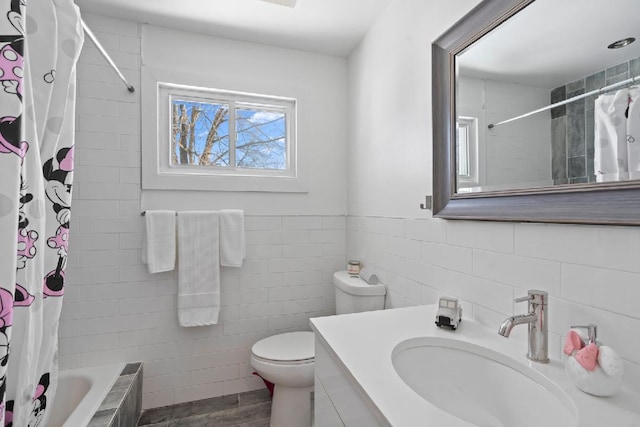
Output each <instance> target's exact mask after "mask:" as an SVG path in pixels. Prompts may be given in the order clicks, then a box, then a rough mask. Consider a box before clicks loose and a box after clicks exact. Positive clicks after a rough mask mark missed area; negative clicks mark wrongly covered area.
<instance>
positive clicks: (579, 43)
mask: <svg viewBox="0 0 640 427" xmlns="http://www.w3.org/2000/svg"><path fill="white" fill-rule="evenodd" d="M638 16H640V1H638V0H606V1H604V0H562V1H558V0H536V1H535V2H534V3H532V4H531V5H530V6H528V7H526V8H525V9H524V10H523V11H521V12H520V13H518V14H517V15H515V16H514V17H512V18H511V19H510V20H509V21H507V22H506V23H504V24H502V25H501V26H499V27H498V28H497V29H496V30H494V31H492V32H491V33H489V34H488V35H487V36H485V37H483V38H482V39H480V40H479V41H478V42H477V43H475V44H473V45H472V46H471V47H470V48H469V49H468V50H466V51H465V52H464V53H463V54H462V55H461V57H460V60H459V66H460V73H461V75H467V76H473V77H485V78H490V79H493V80H501V81H508V82H512V83H519V84H527V85H530V86H538V87H543V88H554V87H558V86H561V85H563V84H565V83H568V82H572V81H575V80H577V79H579V78H582V77H585V76H587V75H590V74H593V73H595V72H597V71H600V70H603V69H605V68H607V67H611V66H614V65H617V64H620V63H622V62H625V61H627V60H629V59H631V58H636V57H638V56H640V23H639V21H638ZM626 37H635V38H636V39H637V41H636V42H635V43H633V44H631V45H630V46H628V47H626V48H623V49H617V50H610V49H607V45H609V44H610V43H612V42H614V41H616V40H620V39H623V38H626Z"/></svg>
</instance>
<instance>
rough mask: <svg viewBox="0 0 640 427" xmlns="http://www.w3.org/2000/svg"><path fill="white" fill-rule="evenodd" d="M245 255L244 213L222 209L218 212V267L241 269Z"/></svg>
mask: <svg viewBox="0 0 640 427" xmlns="http://www.w3.org/2000/svg"><path fill="white" fill-rule="evenodd" d="M246 255H247V244H246V237H245V231H244V211H242V210H240V209H223V210H221V211H220V265H221V266H223V267H242V261H243V260H244V258H245V257H246Z"/></svg>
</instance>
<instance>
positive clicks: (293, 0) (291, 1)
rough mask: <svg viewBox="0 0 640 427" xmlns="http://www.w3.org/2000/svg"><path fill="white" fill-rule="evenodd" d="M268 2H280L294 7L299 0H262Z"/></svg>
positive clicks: (282, 4)
mask: <svg viewBox="0 0 640 427" xmlns="http://www.w3.org/2000/svg"><path fill="white" fill-rule="evenodd" d="M262 1H266V2H267V3H273V4H279V5H280V6H287V7H294V6H295V5H296V1H298V0H262Z"/></svg>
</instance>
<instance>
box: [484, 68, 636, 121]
mask: <svg viewBox="0 0 640 427" xmlns="http://www.w3.org/2000/svg"><path fill="white" fill-rule="evenodd" d="M638 81H640V76H635V77H631V78H630V79H626V80H622V81H620V82H618V83H613V84H610V85H608V86H603V87H601V88H599V89H594V90H592V91H591V92H587V93H583V94H581V95H576V96H574V97H571V98H569V99H565V100H564V101H560V102H556V103H555V104H551V105H547V106H546V107H542V108H538V109H537V110H534V111H530V112H528V113H526V114H522V115H521V116H518V117H513V118H511V119H508V120H503V121H501V122H498V123H492V124H490V125H489V126H487V127H488V128H489V129H493V128H494V127H496V126H500V125H504V124H507V123H510V122H513V121H515V120H520V119H524V118H525V117H529V116H531V115H533V114H538V113H542V112H543V111H547V110H551V109H552V108H556V107H560V106H562V105H566V104H569V103H571V102H573V101H577V100H579V99H582V98H586V97H587V96H591V95H600V94H601V93H602V92H605V91H607V90H611V89H615V88H617V87H620V86H624V85H628V84H630V83H635V82H638Z"/></svg>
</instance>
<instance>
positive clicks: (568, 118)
mask: <svg viewBox="0 0 640 427" xmlns="http://www.w3.org/2000/svg"><path fill="white" fill-rule="evenodd" d="M638 75H640V57H639V58H634V59H632V60H630V61H627V62H624V63H622V64H618V65H615V66H613V67H609V68H607V69H606V70H602V71H599V72H597V73H594V74H591V75H589V76H586V77H585V78H582V79H579V80H576V81H574V82H571V83H567V84H565V85H563V86H559V87H557V88H555V89H553V90H552V91H551V94H550V99H551V103H556V102H560V101H563V100H565V99H569V98H571V97H573V96H576V95H580V94H583V93H586V92H590V91H592V90H595V89H598V88H601V87H603V86H606V85H610V84H613V83H617V82H620V81H622V80H625V79H628V78H629V77H632V76H638ZM616 90H617V89H616ZM596 98H597V96H596V95H591V96H588V97H586V98H583V99H581V100H578V101H576V102H572V103H570V104H567V105H563V106H561V107H556V108H554V109H552V110H551V119H552V120H551V143H552V159H551V162H552V174H553V180H554V184H566V183H584V182H595V173H594V170H593V158H594V146H593V141H594V106H595V100H596Z"/></svg>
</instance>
